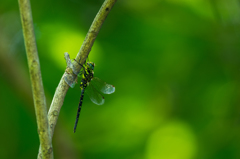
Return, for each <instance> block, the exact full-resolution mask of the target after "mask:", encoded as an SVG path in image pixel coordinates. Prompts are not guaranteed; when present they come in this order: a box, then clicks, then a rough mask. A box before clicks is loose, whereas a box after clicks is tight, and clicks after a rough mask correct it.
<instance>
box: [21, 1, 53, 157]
mask: <svg viewBox="0 0 240 159" xmlns="http://www.w3.org/2000/svg"><path fill="white" fill-rule="evenodd" d="M18 3H19V8H20V15H21V21H22V27H23V35H24V42H25V48H26V52H27V59H28V67H29V73H30V77H31V83H32V91H33V99H34V107H35V113H36V118H37V125H38V135H39V139H40V145H41V147H42V154H43V155H42V158H44V159H50V158H51V159H52V158H53V152H52V144H51V142H52V140H51V137H50V131H49V125H48V117H47V106H46V98H45V94H44V89H43V84H42V76H41V70H40V63H39V58H38V52H37V45H36V40H35V35H34V29H33V20H32V12H31V6H30V1H29V0H18Z"/></svg>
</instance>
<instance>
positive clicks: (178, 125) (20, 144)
mask: <svg viewBox="0 0 240 159" xmlns="http://www.w3.org/2000/svg"><path fill="white" fill-rule="evenodd" d="M102 3H103V0H70V1H67V0H60V1H47V0H41V1H33V0H32V1H31V5H32V14H33V20H34V26H35V33H36V38H37V47H38V53H39V58H40V64H41V71H42V78H43V84H44V90H45V94H46V98H47V103H48V106H49V105H50V103H51V100H52V97H53V95H54V92H55V89H56V87H57V85H58V83H59V81H60V78H61V76H62V75H63V73H64V70H65V68H66V63H65V61H64V52H68V53H69V54H70V56H71V58H74V57H75V56H76V54H77V52H78V51H79V49H80V46H81V44H82V42H83V40H84V37H85V35H86V33H87V31H88V29H89V27H90V25H91V22H92V20H93V18H94V17H95V15H96V13H97V12H98V10H99V8H100V6H101V4H102ZM89 59H90V61H93V62H95V64H96V67H95V71H94V72H95V76H97V77H99V78H101V79H102V80H104V81H106V82H108V83H110V84H113V85H114V86H115V87H116V92H115V93H114V94H111V95H105V104H104V105H102V106H96V105H94V104H93V103H91V101H90V99H89V98H88V97H87V96H85V98H84V101H83V107H82V111H81V115H80V120H79V124H78V128H77V132H76V133H75V134H74V133H73V126H74V123H75V118H76V112H77V107H78V102H79V97H80V89H79V88H77V87H76V88H74V89H69V91H68V92H67V95H66V98H65V101H64V104H63V107H62V109H61V112H60V116H59V119H58V123H57V125H56V129H55V133H54V137H53V148H54V156H55V158H59V159H70V158H71V159H239V158H240V2H239V1H238V0H150V1H144V0H131V1H129V0H119V1H117V3H116V4H115V6H114V7H113V9H112V10H111V12H110V14H109V15H108V17H107V19H106V21H105V22H104V24H103V26H102V28H101V30H100V32H99V35H98V37H97V39H96V41H95V43H94V46H93V48H92V51H91V53H90V58H89ZM0 104H1V106H0V119H1V120H0V130H1V135H0V142H1V144H0V158H1V159H12V158H19V159H28V158H36V157H37V153H38V148H39V139H38V134H37V126H36V118H35V113H34V106H33V100H32V95H31V85H30V80H29V73H28V66H27V59H26V53H25V49H24V42H23V36H22V30H21V22H20V16H19V9H18V3H17V1H13V0H8V1H6V0H0Z"/></svg>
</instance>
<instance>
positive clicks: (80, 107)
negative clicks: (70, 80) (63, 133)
mask: <svg viewBox="0 0 240 159" xmlns="http://www.w3.org/2000/svg"><path fill="white" fill-rule="evenodd" d="M81 86H82V88H81V89H82V91H81V96H80V101H79V104H78V111H77V117H76V121H75V125H74V130H73V131H74V133H75V132H76V129H77V123H78V119H79V116H80V112H81V109H82V101H83V97H84V90H85V88H86V86H87V84H86V82H85V81H82V82H81V84H80V87H81Z"/></svg>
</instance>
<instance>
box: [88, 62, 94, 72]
mask: <svg viewBox="0 0 240 159" xmlns="http://www.w3.org/2000/svg"><path fill="white" fill-rule="evenodd" d="M87 64H88V66H89V67H90V68H91V69H92V70H94V66H95V64H94V63H93V62H88V63H87Z"/></svg>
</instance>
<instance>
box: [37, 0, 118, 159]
mask: <svg viewBox="0 0 240 159" xmlns="http://www.w3.org/2000/svg"><path fill="white" fill-rule="evenodd" d="M116 1H117V0H105V2H104V3H103V5H102V7H101V8H100V10H99V12H98V13H97V15H96V17H95V19H94V21H93V23H92V25H91V27H90V29H89V31H88V33H87V35H86V38H85V40H84V42H83V44H82V46H81V48H80V50H79V52H78V54H77V56H76V58H75V60H76V62H75V63H73V65H74V66H73V67H74V68H76V69H77V71H79V70H80V69H81V68H82V66H81V65H82V64H84V63H85V61H86V59H87V57H88V54H89V52H90V51H91V48H92V46H93V43H94V41H95V39H96V37H97V35H98V32H99V30H100V28H101V26H102V24H103V22H104V21H105V19H106V17H107V15H108V13H109V12H110V10H111V9H112V7H113V5H114V4H115V3H116ZM78 63H79V64H80V65H79V64H78ZM69 75H71V76H74V77H75V78H77V76H76V75H75V74H74V73H73V72H72V71H71V72H70V73H69V72H68V71H67V70H66V71H65V73H64V74H63V76H62V78H61V80H60V83H59V85H58V87H57V89H56V92H55V94H54V97H53V100H52V103H51V106H50V109H49V112H48V123H49V125H50V135H51V137H52V136H53V133H54V128H55V126H56V123H57V119H58V116H59V113H60V110H61V107H62V105H63V101H64V98H65V95H66V93H67V91H68V88H69V85H68V84H67V83H66V82H65V80H64V77H65V76H69ZM39 152H40V151H39ZM38 157H39V158H40V157H41V154H40V153H39V155H38Z"/></svg>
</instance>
